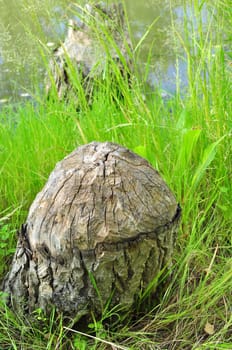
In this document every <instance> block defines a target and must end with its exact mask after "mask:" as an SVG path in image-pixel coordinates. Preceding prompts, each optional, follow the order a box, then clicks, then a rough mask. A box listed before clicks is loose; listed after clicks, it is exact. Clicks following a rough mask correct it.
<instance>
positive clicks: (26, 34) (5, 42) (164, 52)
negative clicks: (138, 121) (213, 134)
mask: <svg viewBox="0 0 232 350" xmlns="http://www.w3.org/2000/svg"><path fill="white" fill-rule="evenodd" d="M72 3H73V2H72V1H68V0H56V1H55V0H0V103H1V104H4V103H7V102H14V101H17V100H19V99H25V98H30V95H31V94H32V95H33V91H35V86H37V87H39V88H42V87H43V77H44V57H43V54H42V52H45V50H44V48H46V49H47V52H49V50H50V51H51V50H52V48H53V47H54V45H56V44H57V43H58V42H59V40H60V39H62V38H63V37H64V35H65V33H66V29H67V22H68V18H69V17H70V9H71V6H72ZM76 3H78V4H81V5H84V4H85V3H86V1H76ZM125 4H126V8H127V12H128V18H129V22H130V25H131V32H132V36H133V40H134V42H135V45H136V43H138V42H139V40H140V39H141V38H142V36H143V35H144V33H146V31H147V29H148V28H149V26H150V25H151V24H152V23H153V22H154V21H155V23H154V25H153V27H152V30H151V31H150V32H149V35H148V36H147V37H146V40H145V41H144V42H143V45H142V49H141V52H140V58H139V59H140V63H141V64H140V66H142V67H143V64H144V72H145V62H147V57H148V55H149V52H150V49H151V48H152V55H151V69H150V74H149V75H148V81H149V82H150V83H151V85H154V86H159V87H160V88H162V89H163V91H166V92H167V93H173V92H174V91H175V75H176V57H177V56H178V55H179V56H181V55H182V53H181V50H180V47H178V43H177V40H176V38H175V37H174V35H173V32H174V30H175V31H179V32H181V31H182V30H183V16H184V12H183V6H182V5H181V1H171V2H170V1H165V0H163V1H159V0H150V1H148V0H147V1H145V2H144V1H141V0H126V1H125ZM170 4H171V5H170ZM205 16H206V14H205ZM179 70H180V76H181V80H182V84H183V86H184V85H186V83H187V80H186V75H185V71H186V67H185V62H184V60H180V66H179Z"/></svg>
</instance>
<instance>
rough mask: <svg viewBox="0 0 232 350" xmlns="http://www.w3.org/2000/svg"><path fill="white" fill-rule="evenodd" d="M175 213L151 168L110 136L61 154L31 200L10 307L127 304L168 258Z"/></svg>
mask: <svg viewBox="0 0 232 350" xmlns="http://www.w3.org/2000/svg"><path fill="white" fill-rule="evenodd" d="M179 217H180V208H179V206H178V204H177V203H176V200H175V198H174V196H173V194H172V193H171V191H170V190H169V188H168V187H167V185H166V184H165V182H164V181H163V180H162V178H161V177H160V175H159V174H158V172H157V171H156V170H154V169H153V168H152V167H151V165H150V164H149V163H148V162H147V161H146V160H144V159H143V158H141V157H140V156H138V155H136V154H134V153H132V152H131V151H129V150H128V149H125V148H123V147H121V146H119V145H117V144H114V143H109V142H106V143H98V142H92V143H90V144H88V145H85V146H81V147H79V148H77V149H76V150H74V151H73V152H72V153H71V154H70V155H68V156H67V157H65V158H64V159H63V160H62V161H60V162H59V163H58V164H57V165H56V167H55V169H54V171H53V172H52V173H51V175H50V177H49V179H48V182H47V183H46V185H45V186H44V188H43V189H42V191H41V192H40V193H38V195H37V196H36V198H35V200H34V202H33V204H32V205H31V208H30V211H29V215H28V218H27V221H26V223H25V225H23V227H22V230H21V232H20V235H19V239H18V244H17V249H16V253H15V256H14V259H13V263H12V267H11V269H10V272H9V273H8V275H7V276H6V278H5V280H4V282H3V290H4V291H5V292H7V293H8V295H9V303H10V304H11V306H12V307H14V308H23V307H24V308H26V311H32V310H34V309H36V308H42V309H44V310H45V312H49V310H50V307H51V306H52V305H53V306H55V307H56V308H57V310H58V311H60V312H63V313H64V314H66V315H69V316H71V317H76V316H80V317H81V316H82V315H84V314H90V311H93V312H94V313H95V314H101V312H102V307H104V305H105V304H106V303H107V302H108V301H109V299H111V306H114V305H118V304H121V305H123V306H125V309H129V308H130V307H131V305H132V304H133V302H134V300H135V297H136V296H137V295H138V293H140V292H141V291H142V290H144V289H145V288H146V287H147V286H148V285H149V283H150V282H151V281H152V280H153V279H154V278H155V277H156V276H157V274H158V273H159V272H160V270H161V269H162V268H163V267H164V266H165V265H166V264H168V263H169V261H170V257H171V254H172V252H173V245H174V240H175V233H176V231H177V227H178V223H179Z"/></svg>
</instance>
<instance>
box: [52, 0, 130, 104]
mask: <svg viewBox="0 0 232 350" xmlns="http://www.w3.org/2000/svg"><path fill="white" fill-rule="evenodd" d="M79 10H80V7H79ZM81 12H82V13H79V18H77V17H76V18H73V19H70V20H69V29H68V33H67V36H66V38H65V41H64V42H63V43H62V45H61V46H60V47H58V49H56V50H55V51H54V53H53V57H52V58H51V60H50V64H49V71H50V76H51V78H52V79H49V80H47V82H46V91H47V94H48V95H49V92H50V91H51V87H52V83H51V81H52V80H53V82H54V85H55V87H56V90H57V92H58V97H59V98H60V99H62V98H64V99H66V98H67V97H69V95H70V92H73V94H72V99H73V98H74V97H75V98H76V100H77V101H78V96H77V95H78V90H80V87H81V88H82V89H83V92H84V94H85V96H86V97H87V100H88V101H89V100H90V97H91V94H92V90H93V87H94V83H96V81H101V83H102V82H103V80H104V76H107V75H108V77H109V75H110V76H111V77H112V76H117V73H115V71H117V69H116V67H118V71H119V73H120V74H121V75H123V77H124V78H127V79H129V76H130V72H131V68H132V61H131V57H130V56H131V47H132V45H131V40H130V37H129V32H128V27H127V24H126V22H125V13H124V9H123V6H122V4H121V3H118V4H106V3H103V2H100V3H98V4H95V5H89V4H87V5H85V7H84V8H83V9H82V11H81ZM112 62H115V66H114V67H113V68H112ZM113 80H115V81H116V80H117V78H115V79H113V78H112V81H113ZM79 92H80V91H79Z"/></svg>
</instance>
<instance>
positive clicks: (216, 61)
mask: <svg viewBox="0 0 232 350" xmlns="http://www.w3.org/2000/svg"><path fill="white" fill-rule="evenodd" d="M192 3H193V8H194V13H195V15H196V18H195V19H194V18H192V21H194V25H193V24H192V26H191V25H190V24H189V19H188V20H187V17H186V23H185V26H186V29H185V31H184V34H183V33H179V32H176V30H175V28H174V26H173V36H174V37H175V40H176V41H178V42H181V45H182V47H183V48H184V51H185V55H186V63H187V69H188V79H189V83H188V87H187V89H186V91H184V92H183V91H180V88H179V86H180V84H179V79H178V78H177V81H176V85H177V89H176V94H175V95H173V96H171V97H170V98H169V99H168V100H164V99H163V98H162V96H161V93H160V92H159V91H158V92H153V93H151V94H149V96H147V98H146V99H145V100H144V95H143V86H141V85H140V84H138V83H137V82H136V81H135V82H132V87H129V86H128V85H127V82H126V81H124V80H123V79H121V80H120V77H119V80H120V84H119V85H120V89H121V91H122V92H123V95H124V98H121V97H118V93H117V90H114V89H113V88H110V87H111V83H110V80H108V82H107V81H106V82H105V84H104V85H101V87H100V88H99V89H98V91H97V93H96V94H95V95H94V97H93V103H92V105H91V107H89V106H88V105H87V104H86V103H85V101H84V98H83V100H82V105H81V108H80V110H79V111H76V105H75V104H74V103H73V102H72V101H71V100H70V101H69V103H65V102H60V101H58V100H57V99H56V98H54V99H51V100H49V101H47V100H46V99H45V98H44V97H38V98H37V99H36V102H35V103H33V104H32V103H28V104H26V105H23V106H18V107H17V108H15V107H14V108H13V107H6V108H4V109H2V110H1V112H0V233H1V235H0V248H1V250H0V273H1V277H3V276H4V274H5V273H6V271H7V270H8V268H9V262H10V260H11V257H12V251H13V249H14V248H15V244H16V230H17V229H18V228H19V227H20V225H21V224H22V223H23V222H24V221H25V219H26V216H27V212H28V208H29V206H30V204H31V203H32V201H33V199H34V197H35V195H36V193H37V192H38V191H39V190H40V189H41V187H42V186H43V185H44V184H45V182H46V180H47V178H48V175H49V173H50V172H51V170H52V169H53V168H54V166H55V164H56V162H57V161H58V160H60V159H62V158H63V157H64V156H65V155H67V154H68V153H69V152H70V151H72V150H73V149H74V148H75V147H77V146H79V145H81V144H84V143H88V142H91V141H93V140H96V141H106V140H108V141H113V142H117V143H120V144H122V145H123V146H126V147H128V148H130V149H132V150H133V151H135V152H136V153H139V154H140V155H141V156H143V157H145V158H147V159H148V160H149V161H150V163H151V164H152V165H153V166H154V167H155V168H157V169H158V171H159V172H160V173H161V175H162V176H163V178H164V179H165V180H166V182H167V183H168V185H169V186H170V188H171V189H172V190H173V192H174V193H175V194H176V197H177V199H178V201H179V202H180V204H181V206H182V208H183V216H182V224H181V228H180V231H179V233H178V239H177V245H176V248H175V253H174V257H173V266H172V271H170V273H169V275H170V282H169V284H168V287H167V289H166V290H165V291H164V293H163V296H162V299H161V300H160V302H159V304H158V305H157V303H156V304H152V301H149V298H147V299H145V302H144V305H143V310H144V311H143V313H142V311H141V310H140V311H138V310H136V308H135V310H134V312H133V315H128V317H127V318H126V319H120V316H119V317H118V321H117V322H115V323H114V324H110V325H109V323H110V321H109V320H110V310H108V311H107V312H106V315H104V318H105V319H104V320H93V323H92V324H90V325H89V328H90V334H91V336H92V337H93V338H88V337H86V336H84V335H81V334H80V333H76V332H75V331H74V330H73V331H70V330H68V329H67V328H65V326H67V324H66V325H64V323H63V320H62V317H59V316H56V315H55V314H52V315H51V317H50V319H46V318H45V317H44V315H43V314H41V312H40V310H37V311H36V313H35V319H36V320H35V321H34V323H33V324H32V323H31V321H28V320H26V319H24V318H23V317H22V316H19V315H18V316H17V315H14V314H13V313H11V311H10V310H9V309H7V307H6V306H5V305H4V302H3V301H2V303H1V307H0V349H23V350H24V349H25V350H26V349H80V350H85V349H92V350H93V349H101V350H103V349H105V350H106V349H134V350H138V349H142V350H149V349H207V350H208V349H227V350H229V349H232V331H231V329H232V296H231V290H232V259H231V251H232V234H231V225H232V219H231V212H232V206H231V198H232V185H231V183H232V181H231V180H232V179H231V176H232V142H231V137H232V98H231V74H232V71H231V62H232V55H231V52H229V50H228V51H227V52H226V51H225V47H231V32H230V33H229V30H231V28H232V16H231V10H230V2H229V1H226V0H223V1H216V2H214V4H213V5H209V6H211V9H210V11H209V16H208V21H207V26H206V24H205V23H203V22H202V20H201V11H202V7H201V6H200V5H199V4H198V2H197V1H193V2H192ZM111 63H112V64H113V62H111ZM177 64H178V58H177ZM109 79H110V78H109ZM103 321H104V322H103ZM69 326H70V327H72V324H71V323H70V325H69Z"/></svg>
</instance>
